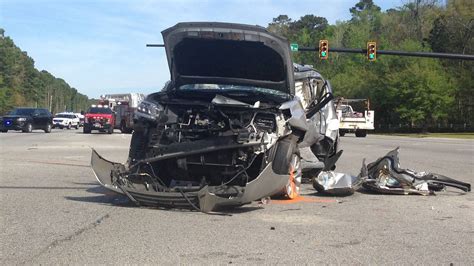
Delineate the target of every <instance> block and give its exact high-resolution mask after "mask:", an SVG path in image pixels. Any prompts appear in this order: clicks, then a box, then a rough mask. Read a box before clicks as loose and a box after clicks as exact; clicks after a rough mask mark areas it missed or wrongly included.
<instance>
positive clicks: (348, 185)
mask: <svg viewBox="0 0 474 266" xmlns="http://www.w3.org/2000/svg"><path fill="white" fill-rule="evenodd" d="M356 181H357V177H355V176H351V175H349V174H343V173H337V172H334V171H321V172H320V173H319V174H318V176H316V177H315V178H313V187H314V189H316V190H317V191H318V192H320V193H324V194H328V195H333V196H348V195H352V194H354V191H355V190H356V189H357V185H356Z"/></svg>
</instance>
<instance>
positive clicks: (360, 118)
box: [336, 98, 374, 138]
mask: <svg viewBox="0 0 474 266" xmlns="http://www.w3.org/2000/svg"><path fill="white" fill-rule="evenodd" d="M361 103H362V104H361ZM353 106H354V107H359V108H356V109H357V110H361V109H363V110H362V111H361V112H357V111H354V109H353ZM336 111H337V117H338V119H339V135H340V136H341V137H342V136H344V135H345V134H346V133H349V132H354V133H355V135H356V137H358V138H365V137H366V136H367V131H368V130H374V111H373V110H370V101H369V99H344V98H340V99H339V100H338V101H337V104H336Z"/></svg>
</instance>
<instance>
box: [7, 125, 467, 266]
mask: <svg viewBox="0 0 474 266" xmlns="http://www.w3.org/2000/svg"><path fill="white" fill-rule="evenodd" d="M129 141H130V135H124V134H120V133H119V131H116V132H115V134H113V135H107V134H91V135H84V134H82V133H81V130H53V132H52V133H51V134H45V133H43V132H41V131H37V132H34V133H31V134H24V133H10V132H9V133H6V134H0V181H1V184H0V200H1V204H0V226H1V232H0V247H1V249H0V264H1V265H10V264H33V263H34V264H71V263H73V264H117V263H118V264H131V263H133V264H143V263H149V264H152V263H153V264H158V263H159V264H176V263H180V264H190V263H193V264H208V263H213V264H227V263H233V264H234V263H240V264H243V263H245V264H262V263H265V264H303V263H304V264H321V263H323V264H397V265H398V264H437V265H448V264H450V263H454V265H474V253H473V252H472V251H473V250H474V223H473V221H474V194H473V193H462V192H459V191H457V190H453V189H449V190H448V191H446V192H441V193H437V195H436V196H389V195H374V194H363V193H356V194H354V195H352V196H348V197H336V198H334V197H322V196H319V195H317V193H315V191H314V190H313V189H312V187H311V186H310V185H304V189H303V194H305V199H306V200H307V201H309V202H306V201H300V202H286V201H276V200H272V201H271V202H270V203H269V204H265V205H262V204H258V203H253V204H251V205H247V206H245V207H241V208H238V209H235V210H233V211H230V212H229V213H228V214H229V215H207V214H203V213H199V212H195V211H176V210H171V211H166V210H157V209H149V208H137V207H134V206H133V205H131V204H130V203H129V201H128V200H127V199H126V198H124V197H122V196H119V195H116V194H113V193H109V192H107V191H106V190H104V189H103V188H101V187H100V186H99V185H98V184H97V182H96V181H95V178H94V175H93V173H92V170H91V169H90V168H89V160H90V154H91V150H90V147H94V148H96V149H97V150H98V151H99V152H100V153H101V154H102V155H103V156H104V157H105V158H107V159H110V160H113V161H119V162H124V161H125V160H126V156H127V152H128V145H129ZM397 146H400V147H401V150H400V153H401V154H400V160H401V165H402V167H404V168H410V169H414V170H418V171H430V172H437V173H440V174H445V175H447V176H450V177H452V178H455V179H459V180H462V181H465V182H469V183H471V184H472V183H474V177H473V173H474V141H472V140H452V139H414V138H406V137H388V136H374V135H369V136H368V137H367V138H355V137H353V136H352V135H346V137H343V138H342V148H343V149H344V154H343V156H342V157H341V159H340V161H339V163H338V168H337V171H340V172H346V173H351V174H354V175H357V174H358V171H359V169H360V166H361V162H362V158H367V160H368V161H369V162H370V161H373V160H375V159H377V158H378V157H380V156H383V155H385V154H386V152H388V151H389V150H391V149H393V148H395V147H397Z"/></svg>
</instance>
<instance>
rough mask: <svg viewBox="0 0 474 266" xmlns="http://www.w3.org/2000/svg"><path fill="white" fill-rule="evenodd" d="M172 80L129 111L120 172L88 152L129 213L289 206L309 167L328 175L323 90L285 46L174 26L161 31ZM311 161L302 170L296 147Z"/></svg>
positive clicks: (242, 31) (249, 33)
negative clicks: (282, 201) (277, 201)
mask: <svg viewBox="0 0 474 266" xmlns="http://www.w3.org/2000/svg"><path fill="white" fill-rule="evenodd" d="M162 35H163V39H164V42H165V49H166V55H167V59H168V66H169V69H170V74H171V80H170V81H169V82H168V83H167V84H166V85H165V87H164V88H163V89H162V91H160V92H157V93H153V94H150V95H148V96H147V98H146V99H145V100H144V101H143V102H142V103H141V104H140V106H139V107H138V108H137V111H136V113H135V125H134V132H133V135H132V139H131V144H130V150H129V158H128V161H127V163H126V164H120V163H114V162H110V161H108V160H106V159H104V158H103V157H101V156H100V155H99V154H98V153H97V152H96V151H95V150H93V153H92V159H91V164H92V168H93V170H94V173H95V175H96V177H97V180H98V181H99V182H100V183H101V184H102V185H103V186H104V187H106V188H108V189H110V190H113V191H115V192H118V193H121V194H124V195H126V196H127V197H128V198H130V200H131V201H132V202H134V203H136V204H137V205H141V206H153V207H176V208H190V207H191V208H195V209H197V210H201V211H204V212H208V211H212V210H215V209H216V208H219V207H225V206H240V205H244V204H247V203H250V202H252V201H254V200H258V199H261V198H265V197H268V196H275V195H280V196H284V197H287V198H294V197H296V196H297V195H298V194H299V188H300V184H301V175H302V172H303V171H304V170H307V168H319V169H322V168H334V167H335V166H334V165H335V162H336V160H337V158H339V156H340V152H338V151H337V150H338V148H337V146H338V145H337V143H338V124H339V123H338V120H337V116H336V111H335V108H334V104H333V102H332V99H333V95H332V90H331V86H330V84H329V82H328V81H326V80H324V79H323V78H322V77H321V75H320V74H319V73H317V72H316V71H315V70H314V69H312V68H311V67H309V66H301V65H294V64H293V63H292V60H291V55H290V48H289V43H288V41H287V40H286V39H284V38H282V37H280V36H278V35H275V34H272V33H270V32H268V31H267V30H266V29H265V28H263V27H259V26H248V25H242V24H230V23H206V22H200V23H179V24H177V25H175V26H174V27H171V28H169V29H166V30H164V31H163V32H162ZM305 147H308V148H310V149H311V151H312V152H313V155H314V158H310V159H309V160H304V161H303V162H302V159H301V154H300V149H302V148H305Z"/></svg>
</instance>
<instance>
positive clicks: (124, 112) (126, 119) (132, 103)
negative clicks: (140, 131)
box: [99, 93, 145, 133]
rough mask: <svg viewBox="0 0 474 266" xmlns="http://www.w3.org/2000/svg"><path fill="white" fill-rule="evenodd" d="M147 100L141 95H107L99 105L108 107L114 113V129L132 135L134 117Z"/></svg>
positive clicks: (102, 97)
mask: <svg viewBox="0 0 474 266" xmlns="http://www.w3.org/2000/svg"><path fill="white" fill-rule="evenodd" d="M144 98H145V95H143V94H141V93H124V94H105V95H102V96H101V99H100V101H99V104H101V105H103V106H108V107H109V108H110V109H111V110H112V111H113V113H114V116H115V117H114V124H113V125H114V128H116V129H120V131H122V133H132V130H133V115H134V113H135V110H136V109H137V107H138V105H139V104H140V102H141V101H142V100H143V99H144Z"/></svg>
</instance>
